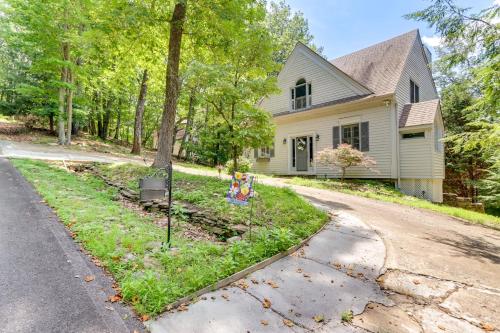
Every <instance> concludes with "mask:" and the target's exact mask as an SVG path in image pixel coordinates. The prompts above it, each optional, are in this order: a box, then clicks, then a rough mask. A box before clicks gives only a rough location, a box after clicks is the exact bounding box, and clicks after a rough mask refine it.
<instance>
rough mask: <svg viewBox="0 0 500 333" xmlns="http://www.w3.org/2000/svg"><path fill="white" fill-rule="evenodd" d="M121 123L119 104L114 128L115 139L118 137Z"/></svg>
mask: <svg viewBox="0 0 500 333" xmlns="http://www.w3.org/2000/svg"><path fill="white" fill-rule="evenodd" d="M120 104H121V103H120ZM121 124H122V108H121V105H120V107H119V108H118V115H117V118H116V128H115V137H114V139H115V140H118V139H120V127H121Z"/></svg>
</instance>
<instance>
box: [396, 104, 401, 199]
mask: <svg viewBox="0 0 500 333" xmlns="http://www.w3.org/2000/svg"><path fill="white" fill-rule="evenodd" d="M394 118H395V119H394V123H395V126H396V131H395V134H396V176H397V183H396V189H398V190H399V189H400V188H401V172H400V163H401V157H400V153H399V143H400V140H399V138H400V135H399V116H398V105H397V103H394Z"/></svg>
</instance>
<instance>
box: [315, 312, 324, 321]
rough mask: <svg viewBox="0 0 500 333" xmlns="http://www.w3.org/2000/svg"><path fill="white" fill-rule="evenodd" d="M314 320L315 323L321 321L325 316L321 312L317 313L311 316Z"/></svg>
mask: <svg viewBox="0 0 500 333" xmlns="http://www.w3.org/2000/svg"><path fill="white" fill-rule="evenodd" d="M313 319H314V321H315V322H317V323H321V322H323V321H325V316H324V315H322V314H318V315H315V316H314V317H313Z"/></svg>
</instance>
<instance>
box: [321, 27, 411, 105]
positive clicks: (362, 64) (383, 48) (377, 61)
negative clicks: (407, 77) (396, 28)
mask: <svg viewBox="0 0 500 333" xmlns="http://www.w3.org/2000/svg"><path fill="white" fill-rule="evenodd" d="M417 36H418V30H412V31H410V32H407V33H405V34H403V35H400V36H396V37H394V38H391V39H389V40H386V41H384V42H381V43H377V44H375V45H372V46H369V47H367V48H364V49H361V50H359V51H356V52H353V53H350V54H347V55H344V56H342V57H339V58H336V59H333V60H331V61H330V62H331V63H332V64H333V65H335V66H336V67H338V68H339V69H340V70H341V71H343V72H344V73H346V74H347V75H349V76H350V77H352V78H353V79H354V80H356V81H357V82H359V83H361V84H363V85H364V86H366V87H367V88H369V89H370V90H371V91H373V92H374V93H375V94H377V95H383V94H388V93H394V92H395V90H396V86H397V84H398V82H399V78H400V76H401V73H402V71H403V69H404V66H405V62H406V58H407V57H408V54H409V53H410V50H411V47H412V45H413V43H414V41H415V39H416V38H417Z"/></svg>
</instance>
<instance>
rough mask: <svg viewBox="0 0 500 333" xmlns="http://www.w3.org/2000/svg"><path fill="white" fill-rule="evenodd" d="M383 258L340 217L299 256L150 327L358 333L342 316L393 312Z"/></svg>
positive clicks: (366, 232) (358, 228)
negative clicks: (383, 281) (368, 309)
mask: <svg viewBox="0 0 500 333" xmlns="http://www.w3.org/2000/svg"><path fill="white" fill-rule="evenodd" d="M384 257H385V248H384V245H383V242H382V240H381V239H380V238H379V237H378V236H377V234H376V233H374V232H373V231H372V230H371V229H369V228H368V227H367V226H366V225H364V224H363V223H362V222H361V221H359V220H357V219H353V218H351V217H350V216H348V215H341V216H339V217H338V218H336V219H335V221H334V222H332V223H330V224H329V225H328V226H327V227H326V228H325V229H324V230H323V231H321V232H320V233H319V234H318V235H316V236H315V237H313V238H312V240H311V241H310V242H309V244H308V245H306V246H304V247H303V248H301V249H299V250H298V251H297V252H295V253H294V254H292V255H290V256H288V257H285V258H283V259H281V260H278V261H276V262H275V263H273V264H271V265H269V266H267V267H266V268H264V269H262V270H259V271H257V272H255V273H253V274H251V275H249V276H247V277H246V278H244V279H242V280H240V281H239V282H238V283H236V284H235V285H234V286H231V287H228V288H225V289H222V290H217V291H214V292H212V293H208V294H205V295H203V297H201V298H200V300H199V301H198V302H196V303H194V304H192V305H190V306H189V308H188V310H187V311H182V310H183V309H182V308H181V310H174V311H172V312H167V313H166V314H164V315H162V316H161V317H159V318H158V319H156V320H154V321H152V322H150V323H149V324H148V326H149V328H150V330H151V332H152V333H169V332H185V333H203V332H206V333H208V332H210V333H219V332H220V333H227V332H310V331H324V332H357V330H356V329H354V328H352V327H349V326H346V325H343V324H342V322H341V317H342V313H346V312H349V311H352V312H353V313H354V314H360V313H362V312H363V311H364V309H365V306H366V305H367V304H368V303H369V302H376V303H383V304H387V305H391V304H392V302H391V301H390V300H389V299H388V298H387V297H385V295H384V293H383V292H382V291H381V290H380V287H379V286H378V284H377V283H376V281H375V278H376V277H377V276H378V275H379V274H380V271H381V269H382V267H383V264H384ZM268 302H269V303H268Z"/></svg>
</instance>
